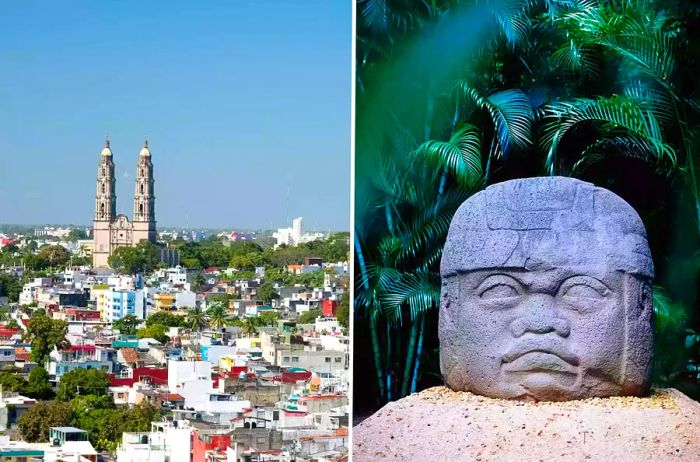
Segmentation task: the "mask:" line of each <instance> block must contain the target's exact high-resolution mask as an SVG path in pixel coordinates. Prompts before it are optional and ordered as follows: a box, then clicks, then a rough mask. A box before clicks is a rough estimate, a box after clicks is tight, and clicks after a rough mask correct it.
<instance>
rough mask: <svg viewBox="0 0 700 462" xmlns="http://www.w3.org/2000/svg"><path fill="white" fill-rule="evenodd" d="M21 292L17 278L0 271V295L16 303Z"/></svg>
mask: <svg viewBox="0 0 700 462" xmlns="http://www.w3.org/2000/svg"><path fill="white" fill-rule="evenodd" d="M21 292H22V284H20V282H19V280H17V279H16V278H14V277H13V276H11V275H10V274H7V273H0V297H7V300H8V301H9V302H10V303H17V301H18V300H19V294H20V293H21Z"/></svg>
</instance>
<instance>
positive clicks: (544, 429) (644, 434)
mask: <svg viewBox="0 0 700 462" xmlns="http://www.w3.org/2000/svg"><path fill="white" fill-rule="evenodd" d="M699 428H700V404H698V403H697V402H695V401H693V400H691V399H689V398H688V397H686V396H685V395H683V394H682V393H680V392H678V391H676V390H672V389H666V390H658V391H655V392H653V393H652V394H651V396H649V397H646V398H637V397H612V398H590V399H585V400H579V401H567V402H557V403H555V402H523V401H513V400H502V399H492V398H486V397H482V396H477V395H474V394H471V393H467V392H454V391H451V390H450V389H448V388H446V387H434V388H430V389H428V390H425V391H423V392H420V393H417V394H414V395H411V396H409V397H407V398H404V399H401V400H399V401H395V402H392V403H389V404H387V405H386V406H384V407H383V408H382V409H380V410H379V411H378V412H377V413H376V414H374V415H373V416H371V417H369V418H367V419H366V420H365V421H363V422H362V423H361V424H360V425H358V426H356V427H354V428H353V433H352V435H353V436H352V446H353V450H352V456H353V457H352V459H353V461H355V462H360V461H412V460H425V461H551V460H557V461H565V462H566V461H611V460H613V461H625V462H636V461H698V460H700V431H698V429H699Z"/></svg>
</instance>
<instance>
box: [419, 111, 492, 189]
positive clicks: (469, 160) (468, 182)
mask: <svg viewBox="0 0 700 462" xmlns="http://www.w3.org/2000/svg"><path fill="white" fill-rule="evenodd" d="M417 155H419V156H425V157H426V159H428V160H429V161H430V163H431V164H433V165H434V166H435V168H437V169H445V170H446V171H447V172H448V173H450V174H451V175H452V176H453V177H454V179H455V180H456V181H457V183H458V184H459V185H460V186H462V187H464V188H466V189H468V188H470V187H471V186H472V185H473V184H474V183H475V182H477V181H478V180H479V178H481V175H482V173H483V170H482V168H481V140H480V138H479V131H478V130H477V128H476V127H475V126H473V125H470V124H467V125H464V126H463V127H462V128H460V129H458V130H457V131H456V132H455V133H454V134H453V135H452V136H451V137H450V140H449V141H428V142H426V143H423V145H421V146H420V147H419V148H418V151H417Z"/></svg>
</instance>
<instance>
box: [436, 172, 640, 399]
mask: <svg viewBox="0 0 700 462" xmlns="http://www.w3.org/2000/svg"><path fill="white" fill-rule="evenodd" d="M522 182H526V186H527V187H528V188H526V189H531V190H533V191H534V193H533V195H531V196H530V197H533V196H534V197H539V196H542V194H541V193H542V189H543V188H544V190H545V192H547V190H549V191H550V192H551V191H552V190H553V189H554V190H558V191H560V192H561V191H562V189H561V188H560V185H557V186H555V188H552V182H557V183H559V182H563V183H564V186H565V187H564V188H563V190H564V191H570V196H569V197H566V195H562V194H559V195H558V196H557V195H555V196H554V197H553V199H555V200H554V206H552V205H551V204H552V201H550V202H549V203H548V202H547V200H546V197H547V195H546V194H545V195H544V196H543V197H545V199H544V201H542V200H538V201H537V202H538V204H539V205H536V207H539V208H534V209H533V208H529V207H528V206H527V204H526V206H525V207H523V206H522V204H521V203H519V201H520V199H519V198H522V197H527V195H523V194H522V193H523V187H522ZM515 183H521V184H520V185H516V184H515ZM496 187H499V188H502V189H504V188H505V189H506V191H505V197H509V192H508V188H510V189H511V191H510V192H513V190H515V191H517V192H518V194H514V195H510V198H511V199H512V200H511V201H509V202H507V204H506V205H507V206H506V213H511V214H513V215H512V216H514V217H515V218H517V219H516V220H513V221H514V222H515V223H514V224H513V226H512V227H511V229H508V230H507V231H506V233H505V234H503V233H502V232H499V231H498V230H497V229H493V227H489V226H488V225H489V220H488V217H487V219H486V220H483V223H479V222H478V221H474V220H470V221H469V222H468V223H467V224H466V228H465V227H464V226H462V225H463V221H460V220H461V219H463V218H464V217H466V216H468V214H467V212H470V211H473V210H471V208H473V207H476V209H477V210H478V209H480V208H482V207H483V206H484V205H485V204H488V202H489V201H488V196H487V198H486V200H484V198H483V197H482V198H481V199H478V198H477V200H476V201H474V202H473V204H469V203H468V202H469V201H467V203H465V205H463V206H462V207H463V208H461V209H460V211H458V213H457V215H455V220H457V221H456V222H455V220H453V224H452V227H451V228H450V235H449V236H448V242H447V244H446V247H445V254H444V256H443V263H442V272H443V290H442V304H441V309H440V332H439V333H440V345H441V352H440V358H441V367H442V373H443V376H444V378H445V381H446V383H447V385H448V386H449V387H450V388H452V389H454V390H468V391H472V392H474V393H477V394H482V395H485V396H491V397H497V398H507V399H526V400H553V401H560V400H569V399H578V398H586V397H592V396H612V395H640V394H643V393H645V392H646V391H647V389H648V386H649V373H650V367H649V366H650V363H651V349H652V344H653V338H652V328H651V315H652V308H651V289H650V279H649V272H650V271H652V270H651V269H650V268H651V267H650V266H649V267H645V266H644V265H641V266H640V268H638V269H639V271H635V270H634V268H633V267H632V266H630V265H634V264H637V263H638V262H639V260H638V259H637V257H639V255H636V254H634V253H635V252H637V251H638V250H639V246H638V244H639V240H638V239H627V240H625V237H624V234H625V233H624V232H620V233H616V232H615V231H614V229H611V228H610V226H618V225H616V224H614V222H611V221H609V220H607V218H606V219H605V220H603V222H596V220H595V219H593V220H591V221H590V222H589V223H588V224H587V225H586V226H584V227H583V228H582V227H581V226H580V225H579V224H577V223H576V222H575V221H573V222H572V221H569V218H567V217H566V216H565V215H566V214H567V213H571V211H572V209H574V211H576V210H575V208H576V205H575V203H576V202H577V201H578V200H580V199H581V197H579V196H580V195H585V194H592V195H593V196H595V193H596V192H597V191H604V194H605V197H604V198H603V199H605V200H607V199H610V197H609V196H614V195H613V194H612V193H610V192H609V191H605V190H601V189H600V188H594V187H593V186H592V185H588V184H586V183H583V182H580V181H578V180H572V179H569V178H536V179H528V180H516V181H513V182H508V183H502V184H500V185H496ZM567 187H568V188H567ZM557 188H558V189H557ZM581 188H583V190H581ZM490 190H491V191H490ZM493 192H494V191H493V190H492V188H489V189H487V190H486V191H484V192H483V193H480V194H484V193H486V194H488V193H493ZM497 192H499V193H501V195H500V198H501V199H502V198H503V197H504V196H503V193H504V191H503V190H501V191H497ZM596 197H597V196H596ZM614 198H616V200H619V201H620V202H622V200H621V199H619V198H617V196H614ZM471 200H472V199H470V201H471ZM605 200H599V201H598V204H597V205H601V204H605ZM623 203H624V202H623ZM569 204H574V205H573V206H570V205H569ZM618 205H619V204H618ZM625 205H626V204H625ZM470 206H471V208H470ZM627 207H629V206H627ZM542 209H544V212H545V213H541V212H542V211H543V210H542ZM514 210H515V212H514ZM620 210H623V211H624V212H625V213H627V214H629V210H631V208H629V209H628V210H626V209H624V208H623V209H619V208H618V209H617V210H615V209H614V207H613V208H611V209H610V210H609V212H610V213H611V214H612V215H616V213H614V212H616V211H617V212H619V211H620ZM481 211H484V212H486V211H485V210H481ZM533 211H535V212H538V213H537V214H535V215H533V213H532V212H533ZM562 211H563V212H562ZM578 212H581V210H578ZM594 212H595V211H594ZM488 213H493V214H497V213H499V211H498V210H491V209H489V210H488V211H487V215H488ZM632 213H633V214H634V217H633V218H635V220H636V221H639V219H638V217H637V216H636V213H634V211H632ZM594 215H595V213H594ZM523 217H525V219H523V220H521V221H520V223H522V222H526V223H527V225H526V226H521V224H519V223H518V219H522V218H523ZM533 217H534V218H535V219H533ZM552 217H554V221H556V220H559V221H560V222H559V224H557V223H554V224H555V225H554V226H552V223H553V220H552V219H551V218H552ZM562 217H563V218H562ZM608 218H609V217H608ZM613 218H614V217H613ZM617 218H619V216H618V217H617ZM561 222H565V223H566V224H565V225H561ZM455 223H456V224H455ZM571 223H573V224H574V225H575V226H574V229H567V227H568V226H569V225H570V224H571ZM639 223H641V221H639ZM639 223H633V224H636V225H638V224H639ZM481 224H485V225H486V230H484V229H483V228H480V225H481ZM628 224H629V223H628ZM545 225H548V227H546V226H545ZM598 225H601V226H598ZM623 225H624V223H623ZM523 227H524V228H526V229H518V228H523ZM512 228H515V229H512ZM532 228H534V229H532ZM586 228H588V229H586ZM455 229H456V230H457V231H458V232H459V233H460V234H454V233H453V231H454V230H455ZM504 231H505V230H504ZM633 231H634V230H633ZM637 231H638V230H637ZM642 232H643V228H642ZM510 233H516V235H515V237H516V239H509V238H508V237H507V236H509V235H510V236H512V234H510ZM492 235H495V236H496V237H497V240H500V241H501V245H500V246H493V247H490V245H489V243H490V238H491V237H493V236H492ZM638 235H639V234H638ZM475 237H480V238H481V241H482V242H481V244H480V245H478V246H477V247H472V248H468V245H471V244H473V243H470V244H467V243H466V241H465V240H464V238H475ZM615 237H617V239H616V240H614V241H613V242H612V244H613V245H607V243H605V242H604V241H605V240H606V239H609V238H615ZM625 242H632V243H634V245H632V246H631V247H630V248H625ZM644 243H646V236H644ZM615 246H617V250H615V249H614V247H615ZM465 247H467V248H466V249H465ZM647 249H648V246H647ZM465 250H466V254H465ZM584 250H587V251H585V252H584V253H585V254H583V255H582V252H583V251H584ZM620 250H621V251H622V254H620V252H619V251H620ZM455 252H459V253H460V254H459V255H457V256H455V255H451V253H455ZM499 252H500V253H502V254H503V255H504V256H505V257H504V258H503V261H502V264H500V265H494V264H493V261H494V255H495V256H496V258H497V259H496V261H499V260H500V258H501V257H498V255H499ZM625 252H631V253H632V254H634V255H632V254H631V255H629V258H627V259H626V258H625V255H624V253H625ZM642 253H643V252H642ZM621 262H622V263H621ZM646 263H649V265H650V259H649V261H648V262H646Z"/></svg>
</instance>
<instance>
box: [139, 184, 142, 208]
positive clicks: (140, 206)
mask: <svg viewBox="0 0 700 462" xmlns="http://www.w3.org/2000/svg"><path fill="white" fill-rule="evenodd" d="M141 189H142V191H141V192H143V186H141ZM139 213H143V204H139Z"/></svg>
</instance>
